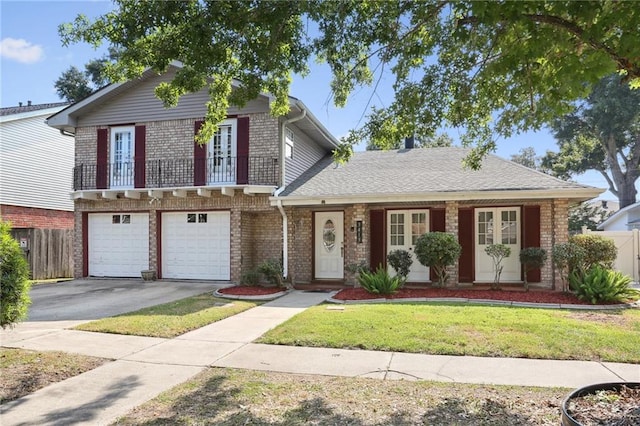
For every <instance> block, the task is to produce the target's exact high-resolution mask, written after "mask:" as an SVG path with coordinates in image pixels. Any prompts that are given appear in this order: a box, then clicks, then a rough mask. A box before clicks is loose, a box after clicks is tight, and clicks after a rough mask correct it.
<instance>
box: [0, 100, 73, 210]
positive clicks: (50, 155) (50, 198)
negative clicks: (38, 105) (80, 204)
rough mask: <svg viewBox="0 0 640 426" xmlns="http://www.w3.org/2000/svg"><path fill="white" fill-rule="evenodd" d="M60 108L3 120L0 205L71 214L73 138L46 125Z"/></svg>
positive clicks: (1, 126)
mask: <svg viewBox="0 0 640 426" xmlns="http://www.w3.org/2000/svg"><path fill="white" fill-rule="evenodd" d="M60 109H61V108H56V109H54V110H52V109H47V110H41V111H38V114H33V113H30V114H24V115H23V116H25V118H16V117H11V116H5V117H3V120H2V121H1V122H0V204H9V205H15V206H23V207H35V208H43V209H54V210H67V211H73V201H71V199H70V197H69V193H70V192H71V190H72V175H73V161H74V159H73V149H74V148H73V147H74V138H72V137H69V136H63V135H61V134H60V131H58V130H57V129H54V128H52V127H49V126H47V125H46V124H45V119H46V118H47V117H48V116H50V115H51V114H53V113H54V112H56V111H59V110H60Z"/></svg>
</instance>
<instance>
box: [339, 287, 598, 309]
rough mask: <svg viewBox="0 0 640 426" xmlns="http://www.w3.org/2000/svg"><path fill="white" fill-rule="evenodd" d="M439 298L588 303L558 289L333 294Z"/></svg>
mask: <svg viewBox="0 0 640 426" xmlns="http://www.w3.org/2000/svg"><path fill="white" fill-rule="evenodd" d="M424 297H427V298H440V297H457V298H462V299H490V300H501V301H510V302H527V303H553V304H573V305H589V304H590V303H589V302H586V301H583V300H580V299H578V298H577V297H576V296H574V295H573V294H568V293H562V292H559V291H540V290H532V291H528V292H524V291H509V290H460V289H449V288H420V289H413V288H403V289H400V290H398V291H397V292H396V293H394V294H391V295H388V296H381V295H379V294H371V293H369V292H368V291H366V290H365V289H363V288H346V289H343V290H340V291H339V292H338V294H336V295H335V296H333V298H334V299H337V300H367V299H380V298H387V299H405V298H424Z"/></svg>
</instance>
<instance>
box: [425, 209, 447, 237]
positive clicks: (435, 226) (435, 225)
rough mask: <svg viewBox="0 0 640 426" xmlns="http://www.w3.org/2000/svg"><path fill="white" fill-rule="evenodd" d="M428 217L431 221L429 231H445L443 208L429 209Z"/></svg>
mask: <svg viewBox="0 0 640 426" xmlns="http://www.w3.org/2000/svg"><path fill="white" fill-rule="evenodd" d="M429 217H430V221H431V224H430V225H429V231H430V232H447V223H446V219H445V213H444V209H431V210H429Z"/></svg>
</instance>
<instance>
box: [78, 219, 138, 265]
mask: <svg viewBox="0 0 640 426" xmlns="http://www.w3.org/2000/svg"><path fill="white" fill-rule="evenodd" d="M116 217H117V218H116ZM125 217H126V219H125ZM88 239H89V241H88V250H89V253H88V260H89V275H92V276H104V277H139V276H140V271H142V270H145V269H149V215H148V214H147V213H123V214H120V213H118V214H116V213H92V214H90V215H89V232H88Z"/></svg>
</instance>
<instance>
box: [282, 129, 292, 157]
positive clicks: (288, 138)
mask: <svg viewBox="0 0 640 426" xmlns="http://www.w3.org/2000/svg"><path fill="white" fill-rule="evenodd" d="M284 142H285V145H284V157H285V158H293V142H294V136H293V130H291V129H285V136H284Z"/></svg>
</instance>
